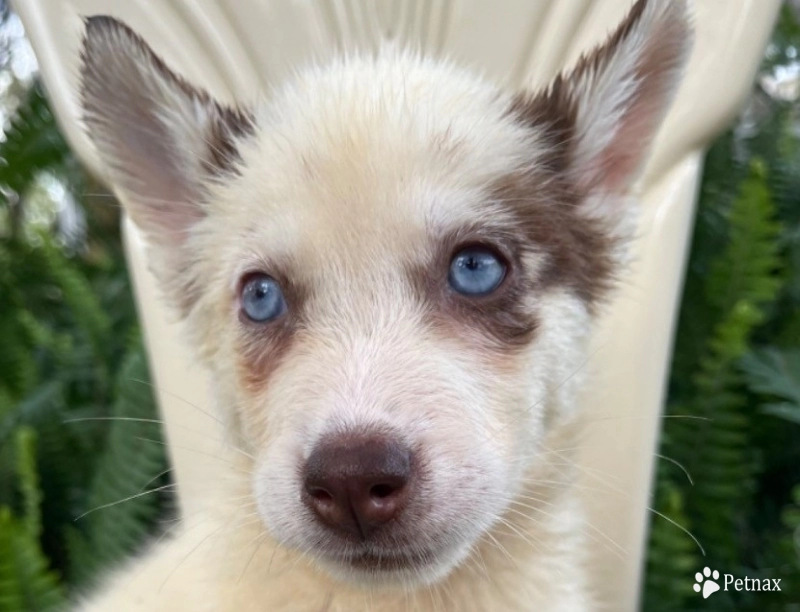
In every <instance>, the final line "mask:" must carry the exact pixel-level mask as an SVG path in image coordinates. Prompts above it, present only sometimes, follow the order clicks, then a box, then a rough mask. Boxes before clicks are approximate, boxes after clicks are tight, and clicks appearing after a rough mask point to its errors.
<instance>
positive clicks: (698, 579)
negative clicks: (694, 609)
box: [693, 567, 719, 599]
mask: <svg viewBox="0 0 800 612" xmlns="http://www.w3.org/2000/svg"><path fill="white" fill-rule="evenodd" d="M694 580H695V582H694V587H693V588H694V592H695V593H699V592H700V591H701V590H702V591H703V599H708V598H709V597H711V595H713V594H714V593H716V592H717V591H719V583H718V582H717V580H719V572H718V571H717V570H714V571H713V572H712V571H711V570H710V569H709V568H707V567H705V568H703V573H702V574H701V573H700V572H697V573H696V574H695V575H694ZM701 585H702V586H701Z"/></svg>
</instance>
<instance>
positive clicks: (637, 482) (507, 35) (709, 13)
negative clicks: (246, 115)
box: [12, 0, 780, 611]
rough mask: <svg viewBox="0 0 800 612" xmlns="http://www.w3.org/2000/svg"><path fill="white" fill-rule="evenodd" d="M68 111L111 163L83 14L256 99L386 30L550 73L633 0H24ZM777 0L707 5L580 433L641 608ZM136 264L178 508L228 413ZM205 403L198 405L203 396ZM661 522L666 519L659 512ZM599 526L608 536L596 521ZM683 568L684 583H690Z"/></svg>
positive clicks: (609, 545)
mask: <svg viewBox="0 0 800 612" xmlns="http://www.w3.org/2000/svg"><path fill="white" fill-rule="evenodd" d="M12 3H13V4H14V6H15V9H16V10H17V12H18V13H19V15H20V16H21V18H22V21H23V23H24V24H25V27H26V29H27V32H28V35H29V36H30V39H31V41H32V43H33V46H34V49H35V51H36V54H37V56H38V59H39V63H40V67H41V73H42V77H43V79H44V81H45V84H46V86H47V90H48V92H49V94H50V97H51V100H52V103H53V106H54V109H55V112H56V115H57V117H58V119H59V121H60V123H61V126H62V128H63V129H64V131H65V133H66V135H67V137H68V139H69V140H70V142H71V143H72V145H73V147H74V149H75V150H76V151H77V152H78V154H79V155H80V156H81V157H82V158H83V159H84V160H85V161H86V163H87V164H88V165H89V167H90V168H92V169H93V170H95V171H97V172H98V173H99V172H100V166H99V164H98V160H97V159H96V155H95V152H94V151H93V150H92V148H91V147H90V145H89V142H88V140H87V139H86V138H85V136H84V135H83V133H82V131H81V126H80V122H79V112H78V100H77V97H76V91H77V87H76V80H77V75H78V70H77V61H78V48H79V44H80V39H81V34H82V22H81V19H80V17H81V16H85V15H94V14H111V15H114V16H116V17H119V18H121V19H123V20H124V21H126V22H127V23H128V24H129V25H131V26H132V27H133V28H134V29H135V30H137V31H138V32H139V33H141V34H142V35H143V36H144V38H145V39H147V41H148V42H149V43H150V44H151V45H152V46H153V48H154V49H155V50H156V51H157V52H159V53H160V54H161V55H162V56H164V57H165V58H166V59H167V60H168V62H169V63H170V64H171V65H172V66H174V67H175V68H176V69H177V70H178V71H179V72H180V73H181V74H183V75H184V76H185V77H187V78H188V79H189V80H190V81H192V82H193V83H196V84H198V85H201V86H204V87H205V88H207V89H208V90H210V91H211V92H213V93H214V94H215V95H216V96H218V97H219V98H221V99H223V100H225V99H227V100H231V99H234V98H235V99H244V100H249V99H252V98H253V97H255V96H256V94H257V93H258V92H259V91H263V90H267V89H268V88H269V86H270V85H271V84H274V83H276V82H279V81H280V80H281V79H283V78H284V77H285V76H286V75H287V74H288V73H289V72H290V71H291V70H292V69H293V68H294V67H296V66H297V65H298V64H302V63H305V62H308V61H309V60H312V59H321V58H324V57H326V56H328V55H330V54H331V53H332V52H333V51H334V50H336V49H342V48H352V47H354V46H355V47H360V48H365V47H366V48H369V47H374V46H375V45H377V44H378V42H379V40H380V39H381V38H385V37H391V38H399V39H400V40H404V41H409V42H410V43H412V44H414V45H417V46H419V47H420V48H421V49H422V50H424V51H426V52H430V53H436V54H439V53H443V54H446V55H447V56H450V57H453V58H455V59H457V60H458V61H460V62H461V63H464V64H466V65H469V66H473V67H475V68H476V69H478V70H480V71H482V72H484V73H486V74H488V75H490V76H492V77H494V78H496V79H498V80H499V81H501V82H503V83H506V84H507V85H508V86H510V87H522V86H531V87H535V86H537V85H542V84H545V83H547V81H548V80H549V79H550V78H552V77H553V76H554V75H555V74H556V73H557V72H558V71H559V70H560V69H561V68H563V67H564V66H566V65H568V64H569V63H571V62H572V61H574V60H575V59H576V58H577V57H578V56H579V55H580V53H581V52H583V51H585V50H587V49H589V48H591V46H593V45H594V44H596V43H598V42H600V41H601V40H602V39H603V37H604V36H605V35H606V34H607V32H608V31H609V30H610V29H611V28H612V27H613V26H614V25H615V24H616V22H618V21H619V20H620V19H621V18H622V16H623V15H624V13H625V12H626V11H627V9H628V8H629V7H630V5H631V3H632V0H569V1H564V0H561V1H558V0H503V1H502V2H495V1H493V0H380V1H379V0H374V1H372V2H369V1H367V0H304V1H302V2H300V1H290V0H276V1H273V2H264V1H262V0H237V2H220V1H219V0H170V1H160V2H153V1H152V0H71V1H70V2H54V1H53V0H16V1H15V2H12ZM779 6H780V0H736V1H735V2H733V1H731V0H702V1H698V2H696V7H695V13H696V18H695V25H696V30H697V42H696V44H695V48H694V51H693V56H692V59H691V63H690V66H689V71H688V75H687V77H686V79H685V81H684V83H683V85H682V88H681V91H680V92H679V95H678V99H677V101H676V103H675V105H674V107H673V109H672V111H671V113H670V115H669V117H668V118H667V122H666V125H665V127H664V129H663V130H662V132H661V135H660V137H659V139H658V141H657V143H656V146H655V149H654V152H653V155H652V158H651V160H650V163H649V166H648V169H647V172H646V173H645V175H644V178H643V179H642V190H643V204H644V212H643V215H642V217H641V222H640V227H639V236H640V239H639V240H638V241H637V243H636V245H635V253H634V255H635V257H634V259H635V263H634V267H633V271H632V274H631V276H630V277H629V278H628V279H627V282H626V284H625V286H624V288H623V290H622V291H621V292H620V294H619V295H618V297H617V299H616V301H615V303H614V304H613V305H612V306H611V307H610V308H609V309H608V312H607V315H606V316H605V318H604V321H603V324H602V329H601V331H600V333H599V334H598V335H597V338H596V343H595V349H594V351H593V353H592V355H593V357H592V359H591V360H590V363H589V364H588V367H590V368H592V369H593V372H594V375H593V377H592V384H591V385H590V388H589V389H588V390H587V395H586V401H585V410H586V412H587V414H588V417H587V430H586V435H585V437H584V440H583V442H582V444H581V453H582V457H581V464H582V466H583V475H584V483H583V484H584V487H583V490H584V491H585V492H586V504H587V506H588V511H589V517H588V522H589V523H590V526H589V527H588V529H589V530H590V532H591V533H593V534H598V535H596V537H595V536H592V540H596V544H594V543H593V547H594V550H593V551H592V579H593V581H594V584H593V585H592V586H593V587H594V588H595V589H596V591H597V592H598V593H599V594H600V596H601V598H602V599H603V601H604V602H605V604H606V607H607V608H608V609H609V610H615V611H623V610H633V609H635V607H636V605H637V600H638V589H639V584H640V576H641V569H642V551H643V547H644V541H645V535H646V527H647V524H648V520H649V517H648V514H649V513H648V510H647V508H648V504H649V502H648V500H649V493H650V482H651V477H652V472H653V461H654V453H655V450H656V443H657V436H658V431H659V425H660V418H659V417H660V415H661V408H662V401H663V393H664V381H665V376H666V372H667V368H668V363H669V356H670V347H671V338H672V332H673V326H674V322H675V313H676V308H677V303H678V298H679V292H680V287H681V280H682V274H683V266H684V260H685V257H686V253H687V243H688V238H689V235H690V228H691V224H692V213H693V210H694V203H695V198H696V190H697V184H698V179H699V176H700V172H701V170H702V157H703V150H704V147H705V145H706V144H707V143H708V141H709V140H710V139H711V138H712V137H713V136H714V135H715V134H716V133H717V132H718V131H719V130H720V129H721V128H722V127H723V126H724V125H725V124H726V123H727V122H728V121H729V120H730V119H731V117H732V116H733V115H734V114H735V112H736V111H737V109H738V107H739V105H740V103H741V101H742V100H743V99H744V97H745V95H746V94H747V92H748V91H749V87H750V84H751V80H752V78H753V75H754V73H755V71H756V68H757V66H758V64H759V61H760V58H761V54H762V51H763V47H764V46H765V44H766V41H767V39H768V36H769V33H770V31H771V28H772V24H773V22H774V20H775V16H776V14H777V11H778V8H779ZM125 233H126V237H127V244H128V257H129V264H130V267H131V269H132V271H133V274H134V279H135V285H136V293H137V297H138V303H139V311H140V313H141V316H142V318H143V320H144V325H145V330H146V335H147V340H148V347H149V350H150V357H151V366H152V369H153V375H154V379H155V381H156V384H157V389H158V397H159V401H160V406H161V410H162V412H163V415H164V420H165V422H166V430H167V436H168V439H169V442H170V453H171V458H172V461H173V465H174V469H175V472H174V473H175V475H176V478H177V482H178V485H179V494H180V500H181V506H182V508H183V511H184V512H191V511H192V510H193V509H194V508H196V507H197V506H198V505H199V504H200V503H202V500H203V499H204V497H205V495H206V491H205V488H204V482H206V481H207V477H208V473H209V472H210V471H213V470H219V469H220V463H219V461H216V460H215V459H214V457H213V455H214V454H215V451H216V450H217V449H218V448H219V444H220V443H221V442H220V440H221V436H220V425H219V423H218V422H217V421H216V419H215V417H213V416H207V415H205V414H204V412H205V411H207V409H208V405H207V401H206V393H205V390H206V388H207V384H208V380H207V379H208V376H207V374H206V373H205V372H204V371H203V370H202V369H201V368H200V367H199V366H197V365H195V364H193V363H192V362H191V359H190V357H189V355H188V354H187V352H186V349H185V348H184V347H183V345H182V344H181V343H180V341H179V340H178V324H176V323H174V322H171V321H170V318H169V317H168V316H167V314H166V313H165V312H164V309H163V307H162V305H161V303H160V302H159V300H158V299H157V298H155V297H154V296H155V293H156V292H155V290H154V284H153V279H152V278H151V276H150V274H149V273H148V272H147V271H146V268H145V265H144V258H143V251H142V243H141V240H140V237H139V236H138V234H137V231H136V229H135V228H134V227H133V226H132V225H130V224H126V226H125ZM198 408H199V409H201V410H199V409H198ZM655 520H659V519H658V518H656V519H655ZM599 534H602V535H599ZM688 579H689V578H688V576H687V580H688Z"/></svg>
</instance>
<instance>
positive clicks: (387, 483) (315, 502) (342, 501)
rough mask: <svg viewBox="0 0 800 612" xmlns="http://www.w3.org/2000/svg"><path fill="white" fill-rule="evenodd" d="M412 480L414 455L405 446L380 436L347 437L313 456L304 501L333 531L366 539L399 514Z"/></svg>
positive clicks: (324, 444)
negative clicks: (412, 456) (412, 458)
mask: <svg viewBox="0 0 800 612" xmlns="http://www.w3.org/2000/svg"><path fill="white" fill-rule="evenodd" d="M411 479H412V461H411V453H410V451H409V450H408V448H406V446H404V445H403V444H402V443H400V442H398V441H397V440H394V439H393V438H391V437H389V436H386V435H380V434H370V435H364V434H343V435H338V436H336V437H334V438H331V439H329V440H324V441H323V442H321V443H320V444H318V445H317V448H316V449H315V450H314V451H313V452H312V453H311V456H310V457H309V458H308V462H307V463H306V467H305V483H304V485H305V494H304V498H305V501H306V504H308V506H309V507H310V508H311V509H312V510H313V511H314V512H315V513H316V515H317V516H318V517H319V518H320V520H321V521H322V522H323V523H325V524H326V525H328V526H329V527H332V528H334V529H336V530H337V531H341V532H345V533H347V534H352V535H355V536H357V537H359V538H361V539H366V538H367V537H368V536H369V535H370V534H371V533H372V532H373V531H374V530H375V529H376V528H377V527H380V526H381V525H384V524H386V523H388V522H389V521H391V520H393V519H396V518H397V517H398V516H399V515H400V513H401V512H402V510H403V506H404V505H405V503H406V500H407V499H408V495H409V489H410V488H411V486H410V485H411Z"/></svg>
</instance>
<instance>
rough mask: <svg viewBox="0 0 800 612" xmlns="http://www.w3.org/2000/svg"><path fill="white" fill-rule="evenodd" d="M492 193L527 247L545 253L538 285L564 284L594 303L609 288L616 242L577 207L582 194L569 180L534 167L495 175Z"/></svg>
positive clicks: (543, 289) (596, 302) (562, 285)
mask: <svg viewBox="0 0 800 612" xmlns="http://www.w3.org/2000/svg"><path fill="white" fill-rule="evenodd" d="M491 199H492V201H494V202H495V203H497V204H499V205H501V206H503V207H505V208H506V209H507V210H508V211H509V212H510V213H511V214H512V215H513V218H514V219H515V220H516V223H517V231H518V232H519V233H520V235H521V236H523V237H524V241H525V244H526V245H527V246H528V248H530V249H532V250H534V251H537V252H541V253H544V254H545V255H546V258H545V263H544V267H543V269H542V270H541V271H540V272H539V276H538V278H537V283H536V290H538V291H546V290H547V289H550V288H552V287H564V288H567V289H569V290H571V291H573V292H574V293H575V295H577V296H578V297H579V298H580V299H582V300H583V301H584V302H585V303H586V305H587V306H588V307H589V308H590V309H593V308H594V307H595V306H596V305H597V304H598V303H599V302H600V301H602V299H603V298H604V296H605V295H606V294H607V292H608V289H609V287H610V284H611V281H612V278H613V274H614V265H613V259H612V251H613V249H614V247H615V242H614V240H613V239H612V237H611V234H610V232H609V231H608V230H607V228H605V227H604V225H603V224H602V223H601V222H599V221H596V220H593V219H590V218H589V217H587V216H586V215H584V214H582V213H581V211H580V210H579V208H580V204H581V199H582V195H581V194H580V193H577V192H575V191H574V189H573V188H572V187H571V185H570V184H569V181H568V180H565V179H564V178H563V177H559V176H557V175H554V174H550V173H547V172H544V173H543V172H540V171H535V170H529V171H521V172H517V173H513V174H509V175H507V176H505V177H503V178H502V179H500V180H499V181H497V182H496V183H495V184H494V185H493V187H492V191H491Z"/></svg>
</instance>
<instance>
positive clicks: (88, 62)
mask: <svg viewBox="0 0 800 612" xmlns="http://www.w3.org/2000/svg"><path fill="white" fill-rule="evenodd" d="M85 23H86V36H85V38H84V41H83V49H82V51H81V65H82V68H81V81H82V87H81V93H82V98H83V100H82V101H83V107H84V109H86V112H87V115H93V114H97V109H96V108H95V107H94V105H93V104H92V103H91V99H92V96H91V95H89V94H90V93H91V92H92V91H93V90H95V89H97V86H96V85H95V86H92V82H93V80H94V79H95V78H96V77H94V75H93V72H98V73H99V72H100V71H99V70H98V68H97V66H96V62H98V61H107V60H108V58H102V57H97V55H98V50H97V49H93V45H94V44H98V43H96V41H99V40H102V39H103V37H106V38H108V37H112V36H115V37H118V38H123V39H125V41H126V43H127V44H129V45H130V46H131V47H132V48H133V49H135V50H136V52H137V53H139V54H140V55H141V56H142V57H143V58H144V62H145V63H146V64H149V65H150V66H151V67H152V68H153V70H154V71H155V72H156V73H158V74H159V75H160V77H161V78H163V79H164V80H165V81H166V82H168V83H171V84H172V85H174V86H175V87H177V88H178V89H179V90H180V91H181V92H183V94H184V95H185V96H186V97H187V98H189V99H191V100H195V101H197V102H198V103H199V104H200V105H201V106H203V107H205V108H206V109H207V110H208V113H209V117H210V122H209V123H210V127H209V133H208V134H207V135H206V142H207V143H208V152H207V155H206V157H205V158H204V159H203V160H202V163H203V167H204V169H205V170H206V171H207V172H208V173H209V175H210V176H214V175H218V174H223V173H231V172H236V163H237V162H238V161H239V155H238V151H237V149H236V140H237V139H239V138H242V137H245V136H249V135H252V134H253V132H254V130H255V118H254V117H253V115H252V114H251V113H250V112H249V111H245V110H244V109H240V108H234V107H229V106H225V105H222V104H220V103H219V102H217V101H216V100H214V99H213V98H212V97H211V96H210V95H209V94H208V92H206V91H205V90H203V89H199V88H197V87H194V86H193V85H191V84H190V83H189V82H188V81H186V79H184V78H183V77H181V76H180V75H178V74H176V73H175V72H173V71H172V70H171V69H170V68H169V66H167V64H166V63H165V62H164V60H163V59H161V57H159V56H158V55H156V54H155V53H154V52H153V50H152V49H151V48H150V47H149V45H148V44H147V43H146V42H145V41H144V40H143V39H142V37H141V36H139V35H138V34H137V33H136V32H134V31H133V30H132V29H131V28H129V27H128V26H127V25H126V24H125V23H123V22H121V21H119V20H117V19H115V18H113V17H109V16H107V15H97V16H93V17H89V18H87V19H85ZM140 61H141V60H140ZM150 110H154V109H150ZM153 137H154V138H157V137H159V135H158V134H155V135H153Z"/></svg>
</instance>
